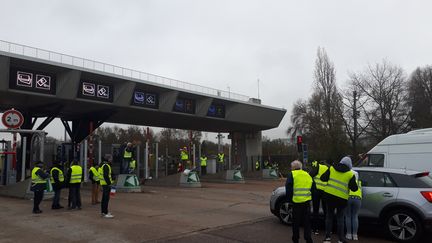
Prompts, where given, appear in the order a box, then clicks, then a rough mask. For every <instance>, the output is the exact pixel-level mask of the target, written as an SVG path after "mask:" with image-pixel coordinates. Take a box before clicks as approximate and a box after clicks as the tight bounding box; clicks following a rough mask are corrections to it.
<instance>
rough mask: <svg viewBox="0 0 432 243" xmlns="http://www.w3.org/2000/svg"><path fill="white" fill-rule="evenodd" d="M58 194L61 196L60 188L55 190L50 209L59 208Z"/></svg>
mask: <svg viewBox="0 0 432 243" xmlns="http://www.w3.org/2000/svg"><path fill="white" fill-rule="evenodd" d="M60 194H61V188H55V189H54V197H53V202H52V205H51V207H52V208H56V207H60Z"/></svg>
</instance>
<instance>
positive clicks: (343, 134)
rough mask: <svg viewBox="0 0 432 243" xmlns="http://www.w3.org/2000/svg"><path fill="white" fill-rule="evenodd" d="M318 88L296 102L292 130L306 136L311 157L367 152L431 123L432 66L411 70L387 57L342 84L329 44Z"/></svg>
mask: <svg viewBox="0 0 432 243" xmlns="http://www.w3.org/2000/svg"><path fill="white" fill-rule="evenodd" d="M313 77H314V82H313V89H312V93H311V94H310V96H309V97H308V98H307V99H306V100H303V99H300V100H297V101H296V103H295V104H294V106H293V108H292V113H291V117H290V121H291V124H290V126H289V127H288V130H287V133H288V135H289V136H290V137H291V138H292V139H293V141H294V138H295V137H296V136H297V135H302V136H303V141H304V143H307V144H308V148H309V158H311V159H314V160H315V159H316V160H331V161H338V160H339V159H340V158H341V157H343V156H344V155H347V154H351V155H354V156H357V155H358V154H359V153H364V152H367V151H368V150H369V149H370V148H372V147H373V146H375V145H376V144H377V143H378V142H380V141H381V140H382V139H384V138H386V137H387V136H389V135H392V134H398V133H404V132H407V131H410V130H413V129H419V128H427V127H432V106H431V105H432V66H424V67H418V68H416V70H414V71H413V72H412V73H411V74H409V75H407V73H406V72H405V71H404V70H403V69H402V68H401V67H399V66H397V65H395V64H392V63H390V62H389V61H387V60H383V61H382V62H380V63H376V64H369V65H366V66H365V67H364V69H363V70H361V71H357V72H349V75H348V77H349V78H348V80H347V82H346V84H344V85H343V87H340V86H338V85H337V82H336V69H335V66H334V64H333V62H332V61H331V60H330V58H329V57H328V55H327V53H326V51H325V49H323V48H318V51H317V57H316V60H315V68H314V73H313Z"/></svg>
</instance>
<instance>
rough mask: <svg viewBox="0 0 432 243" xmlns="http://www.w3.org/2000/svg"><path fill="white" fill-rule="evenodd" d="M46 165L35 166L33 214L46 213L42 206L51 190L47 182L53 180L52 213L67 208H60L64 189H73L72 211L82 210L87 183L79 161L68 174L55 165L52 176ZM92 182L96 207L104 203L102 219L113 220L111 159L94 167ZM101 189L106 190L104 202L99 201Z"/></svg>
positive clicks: (90, 177) (90, 173)
mask: <svg viewBox="0 0 432 243" xmlns="http://www.w3.org/2000/svg"><path fill="white" fill-rule="evenodd" d="M43 167H44V163H43V162H42V161H37V162H35V165H34V168H33V169H32V172H31V190H32V191H33V192H34V200H33V213H34V214H39V213H42V210H40V208H39V205H40V203H41V201H42V199H43V196H44V191H45V190H46V189H47V188H46V187H47V182H48V180H50V182H51V184H52V187H53V191H54V197H53V201H52V205H51V209H62V208H64V207H63V206H62V205H61V204H60V195H61V190H62V189H63V188H66V187H68V188H69V196H68V209H69V210H72V209H78V210H81V206H82V204H81V192H80V188H81V184H82V182H83V181H84V171H83V169H82V167H81V166H80V165H79V163H78V161H74V162H72V165H71V166H70V167H69V168H68V170H67V172H66V173H64V172H63V170H62V168H61V166H60V164H59V163H58V162H54V164H53V167H52V168H51V170H50V171H49V173H47V172H45V171H44V169H43ZM89 179H90V181H91V182H92V204H93V205H95V204H98V203H101V216H103V217H104V218H113V217H114V216H113V215H112V214H111V213H109V212H108V203H109V197H110V191H111V185H112V184H113V179H112V170H111V165H110V163H109V162H108V160H107V159H103V162H102V163H101V165H100V166H99V165H97V164H96V165H93V166H91V167H90V169H89ZM99 186H102V201H101V202H99V201H98V198H99V196H98V194H99V190H100V189H99Z"/></svg>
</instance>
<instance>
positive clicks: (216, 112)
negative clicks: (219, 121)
mask: <svg viewBox="0 0 432 243" xmlns="http://www.w3.org/2000/svg"><path fill="white" fill-rule="evenodd" d="M207 116H211V117H218V118H225V105H222V104H211V105H210V107H209V109H208V111H207Z"/></svg>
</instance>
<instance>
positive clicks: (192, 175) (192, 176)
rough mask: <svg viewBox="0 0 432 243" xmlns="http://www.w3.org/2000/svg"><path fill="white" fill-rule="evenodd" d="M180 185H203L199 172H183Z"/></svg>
mask: <svg viewBox="0 0 432 243" xmlns="http://www.w3.org/2000/svg"><path fill="white" fill-rule="evenodd" d="M180 186H182V187H201V182H200V179H199V176H198V173H197V172H195V171H191V172H189V173H185V172H183V173H181V175H180Z"/></svg>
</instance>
